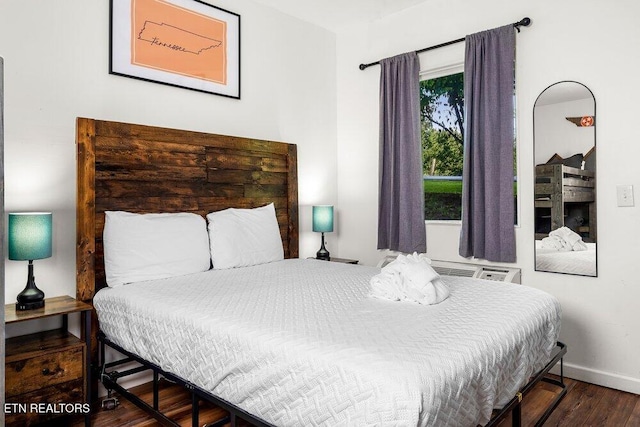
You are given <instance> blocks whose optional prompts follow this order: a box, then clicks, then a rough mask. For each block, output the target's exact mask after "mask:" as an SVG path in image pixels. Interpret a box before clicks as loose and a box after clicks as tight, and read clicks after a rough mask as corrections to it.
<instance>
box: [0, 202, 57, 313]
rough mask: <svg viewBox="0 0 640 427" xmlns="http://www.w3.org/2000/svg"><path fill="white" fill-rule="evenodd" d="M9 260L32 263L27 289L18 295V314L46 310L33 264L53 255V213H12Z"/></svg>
mask: <svg viewBox="0 0 640 427" xmlns="http://www.w3.org/2000/svg"><path fill="white" fill-rule="evenodd" d="M8 229H9V230H8V231H9V232H8V233H7V234H8V236H9V237H8V240H9V259H11V260H16V261H29V266H28V270H27V285H26V286H25V288H24V289H23V290H22V292H20V293H19V294H18V297H17V300H18V302H17V303H16V310H35V309H38V308H42V307H44V292H42V291H41V290H40V289H38V287H37V286H36V281H35V278H34V275H33V260H34V259H43V258H49V257H50V256H51V253H52V246H53V245H52V243H53V242H52V236H51V235H52V229H53V224H52V215H51V213H49V212H28V213H10V214H9V224H8Z"/></svg>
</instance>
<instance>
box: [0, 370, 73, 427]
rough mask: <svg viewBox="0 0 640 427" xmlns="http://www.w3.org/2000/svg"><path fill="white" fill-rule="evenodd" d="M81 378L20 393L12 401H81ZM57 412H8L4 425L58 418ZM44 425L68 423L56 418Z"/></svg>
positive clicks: (31, 423) (26, 424)
mask: <svg viewBox="0 0 640 427" xmlns="http://www.w3.org/2000/svg"><path fill="white" fill-rule="evenodd" d="M82 382H83V380H82V379H78V380H73V381H68V382H66V383H62V384H56V385H53V386H50V387H45V388H41V389H39V390H36V391H33V392H31V393H25V394H21V395H20V396H18V397H17V398H14V399H12V403H33V402H37V403H40V402H43V403H44V402H46V403H47V404H54V405H55V404H57V403H81V402H83V401H84V394H83V393H84V392H83V385H82ZM58 417H59V414H56V413H49V414H39V413H38V412H27V413H19V414H10V415H9V414H8V415H7V418H6V427H14V426H15V427H24V426H30V425H35V424H36V423H41V422H43V421H46V420H48V419H51V418H58ZM44 425H55V426H61V425H70V423H69V424H66V423H65V420H64V419H56V420H55V422H53V423H52V424H44Z"/></svg>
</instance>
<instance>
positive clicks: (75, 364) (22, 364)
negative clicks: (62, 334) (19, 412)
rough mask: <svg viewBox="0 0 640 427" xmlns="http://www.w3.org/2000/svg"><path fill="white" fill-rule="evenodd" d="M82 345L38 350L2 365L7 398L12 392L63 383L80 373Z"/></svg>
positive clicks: (79, 375) (20, 392) (15, 393)
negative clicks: (39, 352) (37, 353)
mask: <svg viewBox="0 0 640 427" xmlns="http://www.w3.org/2000/svg"><path fill="white" fill-rule="evenodd" d="M83 361H84V345H83V344H80V345H78V346H76V347H72V348H67V349H64V350H61V351H52V352H48V353H42V354H39V355H36V356H34V357H31V358H25V359H22V360H16V361H12V362H9V363H6V365H5V378H6V379H5V386H6V388H5V392H6V397H7V401H9V398H10V397H12V396H16V395H18V394H23V393H29V392H31V391H34V390H38V389H41V388H43V387H48V386H52V385H56V384H61V383H65V382H68V381H72V380H75V379H78V378H83V374H84V366H83Z"/></svg>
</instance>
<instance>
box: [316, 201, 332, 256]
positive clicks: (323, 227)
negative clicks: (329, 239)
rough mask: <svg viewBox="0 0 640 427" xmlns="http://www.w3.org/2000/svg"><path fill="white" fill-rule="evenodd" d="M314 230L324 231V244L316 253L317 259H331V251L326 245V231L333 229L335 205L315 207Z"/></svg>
mask: <svg viewBox="0 0 640 427" xmlns="http://www.w3.org/2000/svg"><path fill="white" fill-rule="evenodd" d="M313 231H316V232H320V233H322V246H321V247H320V250H319V251H318V252H317V253H316V258H317V259H322V260H325V261H329V260H330V259H331V258H330V257H329V251H328V250H327V249H326V248H325V247H324V233H330V232H332V231H333V206H328V205H321V206H314V207H313Z"/></svg>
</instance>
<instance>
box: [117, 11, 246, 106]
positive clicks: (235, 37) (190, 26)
mask: <svg viewBox="0 0 640 427" xmlns="http://www.w3.org/2000/svg"><path fill="white" fill-rule="evenodd" d="M109 73H111V74H117V75H120V76H126V77H132V78H136V79H140V80H147V81H151V82H156V83H162V84H167V85H171V86H177V87H183V88H187V89H192V90H197V91H200V92H207V93H213V94H216V95H222V96H227V97H230V98H237V99H240V15H238V14H235V13H233V12H229V11H227V10H224V9H220V8H218V7H215V6H212V5H210V4H207V3H204V2H202V1H199V0H111V49H110V58H109Z"/></svg>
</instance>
